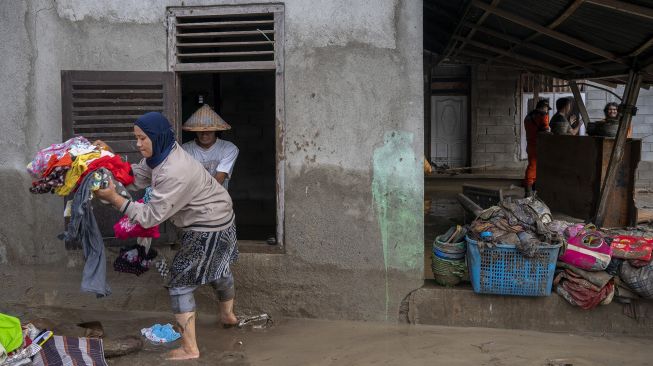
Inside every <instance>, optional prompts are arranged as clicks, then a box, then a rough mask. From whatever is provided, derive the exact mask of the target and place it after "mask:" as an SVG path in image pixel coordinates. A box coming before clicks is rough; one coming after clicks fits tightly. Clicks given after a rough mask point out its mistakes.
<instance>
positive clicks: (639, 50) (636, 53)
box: [628, 37, 653, 57]
mask: <svg viewBox="0 0 653 366" xmlns="http://www.w3.org/2000/svg"><path fill="white" fill-rule="evenodd" d="M651 46H653V37H651V38H649V40H648V41H646V42H644V43H642V44H641V45H640V46H639V47H637V49H636V50H634V51H633V52H631V53H630V55H628V56H630V57H635V56H639V55H640V54H641V53H642V52H644V51H646V50H648V49H649V48H651Z"/></svg>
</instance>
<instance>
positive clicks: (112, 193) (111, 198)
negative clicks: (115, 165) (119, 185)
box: [95, 180, 120, 207]
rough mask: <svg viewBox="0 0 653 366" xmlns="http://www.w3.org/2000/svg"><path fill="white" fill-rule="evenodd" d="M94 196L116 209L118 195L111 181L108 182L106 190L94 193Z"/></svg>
mask: <svg viewBox="0 0 653 366" xmlns="http://www.w3.org/2000/svg"><path fill="white" fill-rule="evenodd" d="M95 196H97V197H98V198H99V199H101V200H105V201H107V202H109V203H111V204H112V205H113V206H114V207H116V204H117V202H116V201H117V198H120V195H119V194H118V192H116V185H115V184H114V183H113V180H109V186H108V187H107V188H104V189H98V190H97V191H95Z"/></svg>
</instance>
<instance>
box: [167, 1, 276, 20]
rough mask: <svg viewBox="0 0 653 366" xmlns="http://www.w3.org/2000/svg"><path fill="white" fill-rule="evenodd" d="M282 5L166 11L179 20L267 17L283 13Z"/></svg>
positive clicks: (229, 6)
mask: <svg viewBox="0 0 653 366" xmlns="http://www.w3.org/2000/svg"><path fill="white" fill-rule="evenodd" d="M283 9H284V6H283V4H274V5H214V6H202V7H191V6H182V7H170V8H168V11H169V12H171V13H172V14H174V16H176V17H179V18H193V17H209V16H217V17H219V16H229V17H232V16H242V17H246V16H255V15H256V16H258V15H269V14H270V13H276V12H280V11H283Z"/></svg>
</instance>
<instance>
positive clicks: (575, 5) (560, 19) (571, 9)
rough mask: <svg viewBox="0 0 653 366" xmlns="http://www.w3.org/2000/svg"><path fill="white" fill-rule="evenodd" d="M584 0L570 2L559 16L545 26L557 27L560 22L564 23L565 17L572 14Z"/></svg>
mask: <svg viewBox="0 0 653 366" xmlns="http://www.w3.org/2000/svg"><path fill="white" fill-rule="evenodd" d="M583 2H584V0H575V1H574V2H573V3H571V4H570V5H569V6H568V7H567V9H565V11H564V12H562V14H560V16H558V17H557V18H556V19H555V20H554V21H553V22H551V23H549V25H547V26H546V27H547V28H549V29H554V28H557V27H558V26H559V25H560V24H562V23H564V21H565V20H567V18H569V17H570V16H572V14H574V13H575V12H576V10H577V9H578V8H579V7H580V6H581V5H583Z"/></svg>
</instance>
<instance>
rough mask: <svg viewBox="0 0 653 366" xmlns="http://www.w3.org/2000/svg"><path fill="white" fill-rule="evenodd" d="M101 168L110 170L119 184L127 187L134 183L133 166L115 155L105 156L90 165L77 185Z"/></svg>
mask: <svg viewBox="0 0 653 366" xmlns="http://www.w3.org/2000/svg"><path fill="white" fill-rule="evenodd" d="M99 168H106V169H109V171H110V172H111V174H113V177H114V178H116V180H117V181H118V182H120V183H122V184H124V185H125V186H128V185H130V184H132V183H134V176H133V175H132V170H131V169H132V168H131V164H129V163H127V162H124V161H122V159H120V156H119V155H114V156H103V157H101V158H98V159H96V160H93V161H92V162H91V163H90V164H89V165H88V169H86V171H85V172H84V173H82V176H81V177H79V180H78V181H77V185H78V186H79V184H80V183H81V182H82V179H84V177H85V176H86V174H88V172H92V171H94V170H97V169H99Z"/></svg>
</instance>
